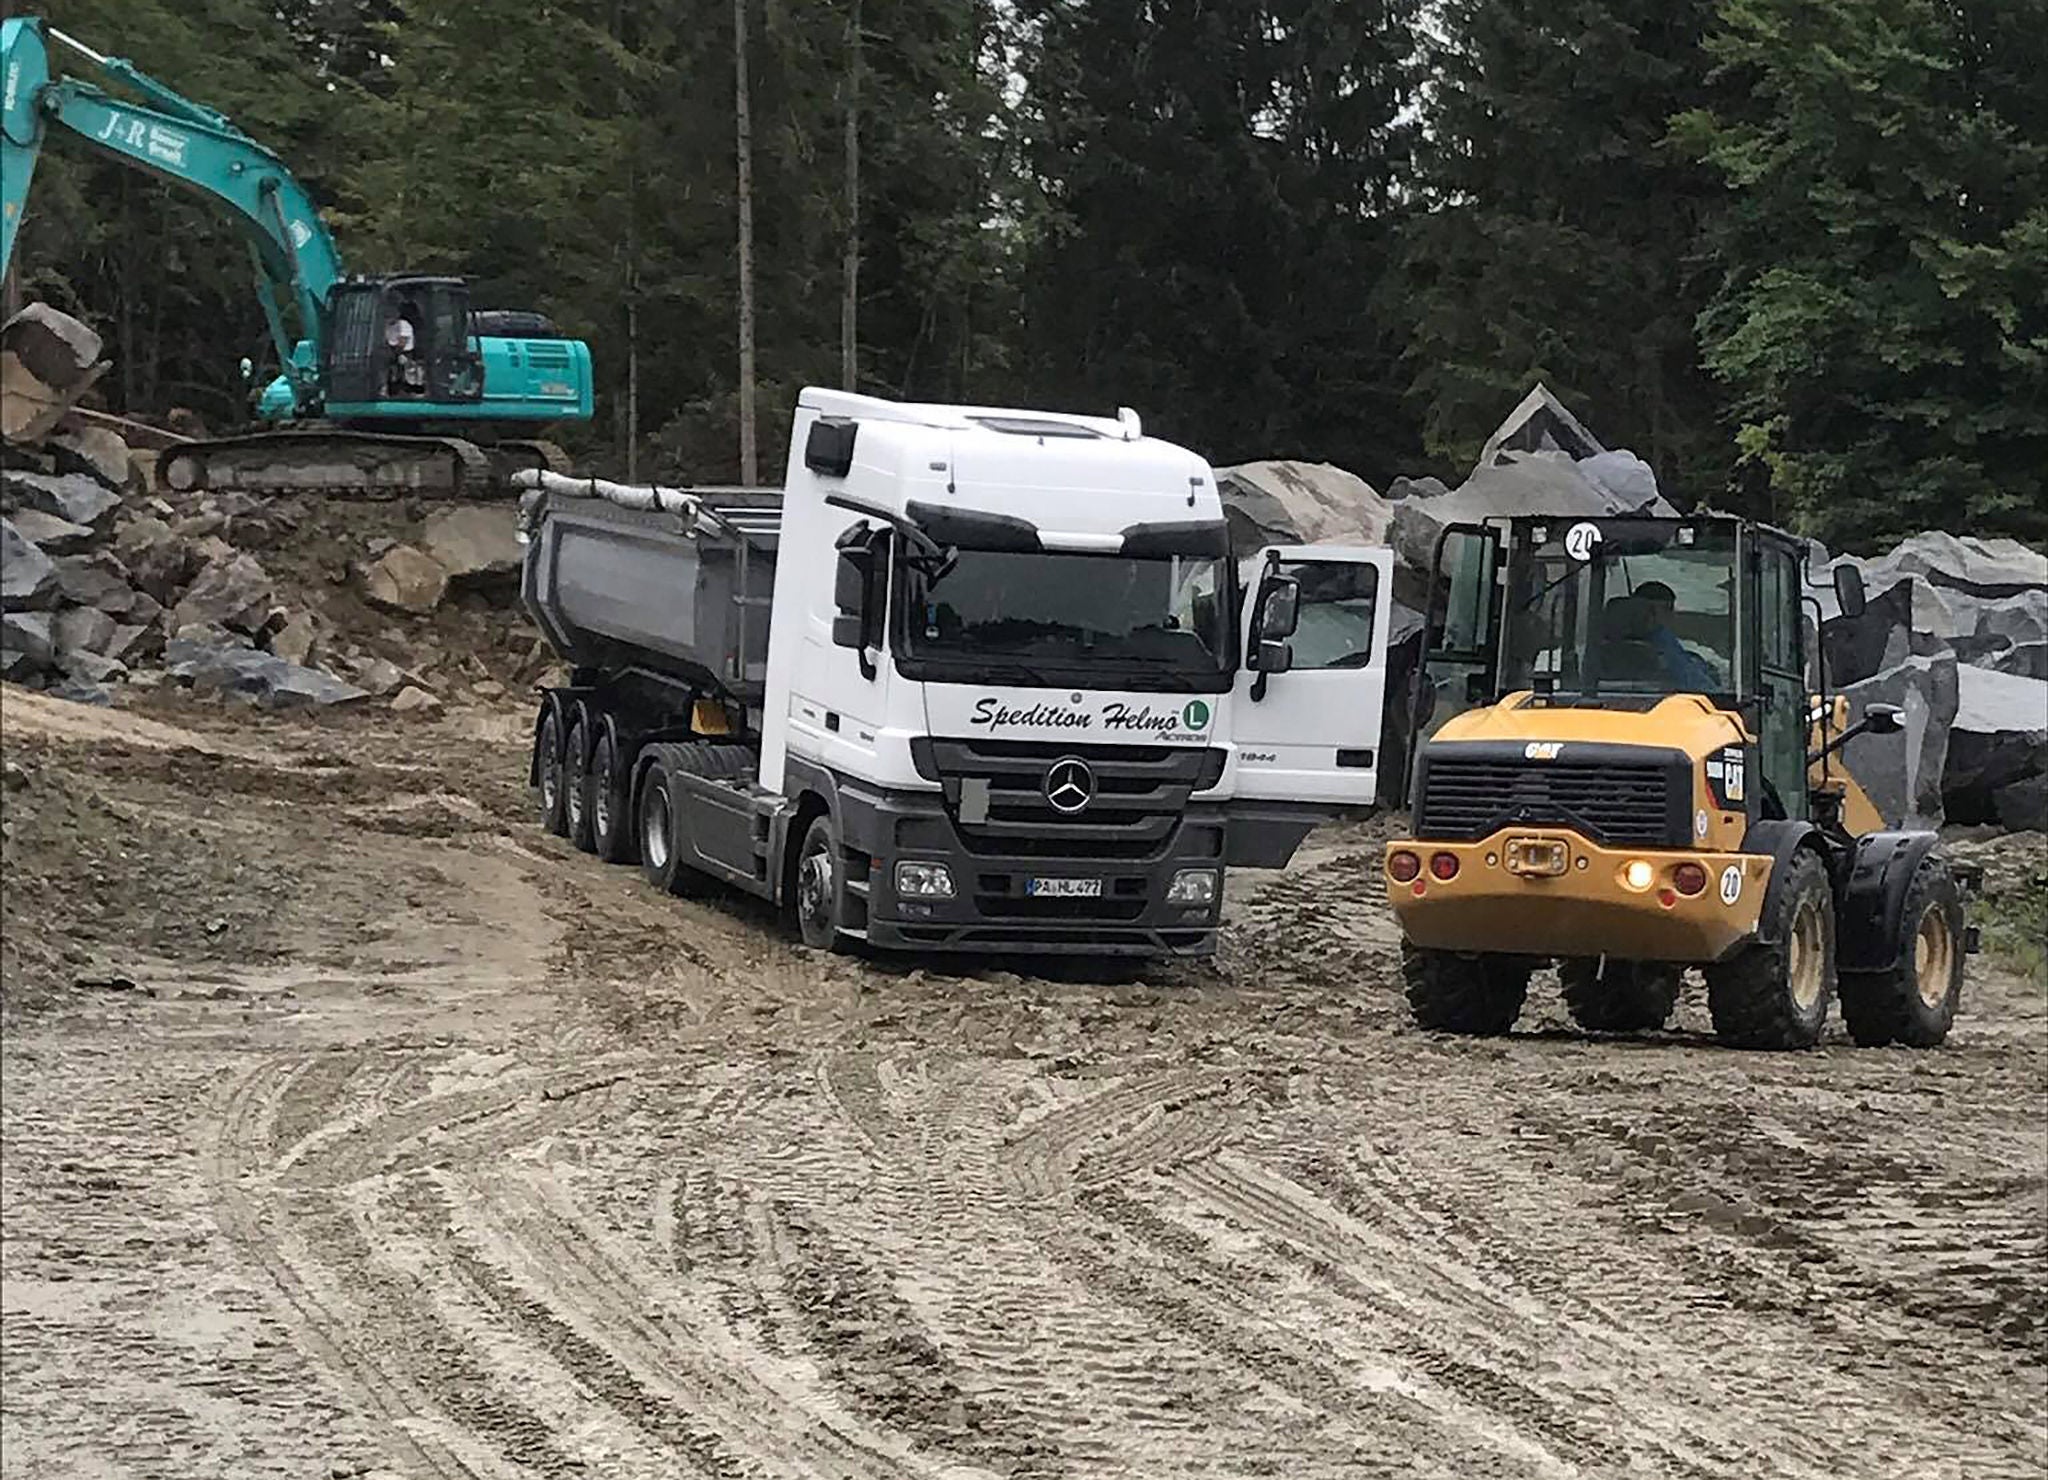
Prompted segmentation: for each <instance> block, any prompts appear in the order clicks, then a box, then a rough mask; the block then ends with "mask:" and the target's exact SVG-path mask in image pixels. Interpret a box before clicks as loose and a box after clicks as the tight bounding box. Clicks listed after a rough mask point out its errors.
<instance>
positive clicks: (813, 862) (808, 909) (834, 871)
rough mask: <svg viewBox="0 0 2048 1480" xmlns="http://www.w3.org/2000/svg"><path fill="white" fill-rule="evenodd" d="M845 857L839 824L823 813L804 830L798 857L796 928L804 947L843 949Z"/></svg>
mask: <svg viewBox="0 0 2048 1480" xmlns="http://www.w3.org/2000/svg"><path fill="white" fill-rule="evenodd" d="M844 861H845V854H844V852H843V851H842V850H841V849H840V846H839V825H838V824H837V823H836V822H834V821H833V820H832V814H831V813H829V812H821V813H819V814H818V815H817V816H816V817H813V818H812V819H811V825H810V826H809V827H807V828H805V829H804V840H803V845H802V846H801V847H800V848H799V849H798V850H797V855H796V897H795V900H794V903H795V907H796V928H797V930H798V931H799V932H800V933H801V934H802V935H803V938H804V944H805V945H807V946H809V947H811V949H813V950H817V951H837V950H842V949H844V940H845V937H843V936H842V935H841V934H840V933H839V923H840V920H841V918H842V916H843V913H844V910H845V906H844V903H843V897H844V893H845V890H844V887H843V881H842V880H841V879H840V877H839V875H840V872H841V870H842V867H843V865H844Z"/></svg>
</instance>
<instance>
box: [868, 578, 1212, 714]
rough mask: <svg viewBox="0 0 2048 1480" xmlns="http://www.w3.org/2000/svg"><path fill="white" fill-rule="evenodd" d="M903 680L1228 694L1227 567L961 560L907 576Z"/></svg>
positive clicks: (903, 615) (904, 610)
mask: <svg viewBox="0 0 2048 1480" xmlns="http://www.w3.org/2000/svg"><path fill="white" fill-rule="evenodd" d="M905 575H906V577H907V579H906V580H905V581H904V583H903V584H904V587H905V588H906V601H905V603H904V607H903V610H902V620H903V639H904V641H903V649H902V651H903V656H904V657H905V659H906V660H908V663H907V664H906V671H909V669H910V668H912V667H915V668H918V669H919V670H920V676H924V677H929V678H934V679H943V680H948V681H968V680H975V679H980V680H985V681H1004V682H1023V683H1032V682H1037V683H1058V684H1076V685H1078V684H1083V683H1085V684H1087V685H1089V686H1091V687H1103V686H1109V685H1115V686H1123V687H1130V688H1137V689H1169V690H1189V691H1195V692H1221V691H1222V690H1223V689H1225V688H1227V687H1228V686H1229V683H1230V679H1231V671H1230V655H1229V618H1228V611H1227V601H1226V599H1225V595H1224V592H1225V589H1226V588H1225V586H1224V582H1225V581H1226V580H1227V579H1228V570H1227V562H1226V561H1225V560H1222V559H1220V558H1216V557H1213V556H1186V555H1160V556H1144V557H1134V556H1128V555H1121V554H1118V555H1092V554H1074V553H1068V552H1049V551H1011V550H954V551H952V552H951V558H950V560H949V561H948V562H947V563H946V564H945V565H944V566H942V567H940V568H938V569H937V570H932V569H924V570H920V569H918V568H916V567H915V566H908V567H906V569H905Z"/></svg>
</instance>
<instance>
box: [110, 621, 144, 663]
mask: <svg viewBox="0 0 2048 1480" xmlns="http://www.w3.org/2000/svg"><path fill="white" fill-rule="evenodd" d="M154 635H155V634H154V631H153V629H151V628H149V627H144V626H136V625H133V624H130V623H126V622H123V623H121V624H119V625H117V626H116V627H115V628H114V630H113V631H112V632H111V633H110V634H108V637H107V641H106V646H105V647H103V648H102V649H101V651H102V652H104V653H105V654H106V655H107V656H108V657H110V658H114V659H118V660H119V661H120V662H123V663H128V664H131V665H132V664H134V663H138V662H140V661H141V660H142V659H144V658H147V657H149V656H150V655H151V652H152V650H153V649H155V648H156V646H157V643H156V642H155V640H154Z"/></svg>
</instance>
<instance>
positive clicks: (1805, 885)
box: [1707, 848, 1835, 1048]
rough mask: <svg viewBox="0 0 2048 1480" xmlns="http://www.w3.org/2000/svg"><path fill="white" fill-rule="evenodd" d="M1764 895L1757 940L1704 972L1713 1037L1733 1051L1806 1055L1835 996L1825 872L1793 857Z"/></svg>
mask: <svg viewBox="0 0 2048 1480" xmlns="http://www.w3.org/2000/svg"><path fill="white" fill-rule="evenodd" d="M1779 867H1780V868H1781V869H1783V870H1784V877H1783V878H1782V880H1773V881H1772V882H1773V883H1774V884H1776V885H1777V886H1778V887H1777V888H1776V889H1775V891H1772V890H1766V893H1765V903H1764V913H1763V918H1762V919H1760V920H1758V921H1757V934H1758V936H1759V937H1760V939H1758V940H1757V941H1756V942H1755V943H1754V944H1753V945H1750V946H1748V947H1746V948H1745V949H1744V950H1742V951H1741V952H1740V953H1739V954H1737V955H1735V956H1732V957H1730V958H1729V959H1728V960H1726V961H1721V962H1717V963H1716V964H1714V965H1712V966H1709V967H1708V968H1707V1006H1708V1009H1709V1010H1710V1011H1711V1012H1712V1013H1713V1017H1714V1032H1715V1033H1716V1034H1717V1035H1718V1036H1719V1037H1720V1039H1721V1041H1722V1042H1723V1043H1726V1044H1729V1045H1731V1046H1732V1047H1736V1048H1811V1047H1813V1046H1814V1044H1816V1043H1818V1042H1820V1034H1821V1029H1822V1028H1824V1027H1825V1026H1827V1020H1828V1003H1829V1002H1830V1001H1831V1000H1832V999H1833V998H1834V995H1835V896H1834V890H1833V888H1832V887H1831V886H1830V884H1829V883H1828V871H1827V866H1826V865H1825V864H1823V863H1822V862H1821V860H1820V858H1819V856H1818V855H1816V854H1814V853H1811V852H1809V851H1807V850H1806V849H1803V848H1802V849H1800V850H1799V851H1798V852H1796V853H1794V854H1793V855H1792V856H1791V858H1789V859H1787V860H1786V861H1785V862H1784V863H1782V864H1780V865H1779Z"/></svg>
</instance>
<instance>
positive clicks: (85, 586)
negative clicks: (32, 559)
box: [57, 550, 147, 617]
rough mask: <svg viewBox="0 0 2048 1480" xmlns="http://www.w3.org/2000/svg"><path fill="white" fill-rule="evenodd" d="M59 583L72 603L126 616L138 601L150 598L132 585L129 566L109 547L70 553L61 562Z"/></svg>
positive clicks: (58, 568)
mask: <svg viewBox="0 0 2048 1480" xmlns="http://www.w3.org/2000/svg"><path fill="white" fill-rule="evenodd" d="M57 584H58V587H59V589H61V590H62V591H63V593H64V600H65V601H67V602H69V603H70V604H71V605H73V606H91V607H97V608H98V609H99V610H101V611H103V612H106V613H108V614H109V615H111V616H116V617H119V616H125V615H126V614H127V613H129V612H131V611H133V610H134V609H135V604H136V602H137V601H139V600H146V599H147V598H145V597H143V595H142V593H141V592H140V591H137V590H136V589H135V588H134V587H133V586H131V585H129V584H128V569H127V567H126V566H124V565H122V564H121V562H120V560H119V558H118V557H116V556H115V555H114V554H113V552H112V551H109V550H94V551H92V552H90V553H88V554H85V555H66V556H65V557H64V558H63V559H61V560H59V561H58V562H57Z"/></svg>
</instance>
